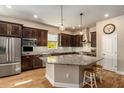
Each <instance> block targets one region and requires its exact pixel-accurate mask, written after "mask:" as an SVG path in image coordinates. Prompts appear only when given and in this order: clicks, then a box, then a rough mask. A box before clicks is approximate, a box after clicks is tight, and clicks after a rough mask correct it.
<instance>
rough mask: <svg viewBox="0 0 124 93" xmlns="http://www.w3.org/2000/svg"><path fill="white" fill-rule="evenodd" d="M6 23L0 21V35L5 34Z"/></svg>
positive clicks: (6, 32)
mask: <svg viewBox="0 0 124 93" xmlns="http://www.w3.org/2000/svg"><path fill="white" fill-rule="evenodd" d="M7 34H8V31H7V24H6V23H4V22H0V35H7Z"/></svg>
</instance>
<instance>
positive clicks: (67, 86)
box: [55, 82, 80, 88]
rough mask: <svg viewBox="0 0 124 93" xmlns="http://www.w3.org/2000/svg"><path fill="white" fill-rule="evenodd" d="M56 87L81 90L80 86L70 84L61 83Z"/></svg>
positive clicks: (56, 84)
mask: <svg viewBox="0 0 124 93" xmlns="http://www.w3.org/2000/svg"><path fill="white" fill-rule="evenodd" d="M55 86H56V87H63V88H79V87H80V86H79V84H69V83H60V82H55Z"/></svg>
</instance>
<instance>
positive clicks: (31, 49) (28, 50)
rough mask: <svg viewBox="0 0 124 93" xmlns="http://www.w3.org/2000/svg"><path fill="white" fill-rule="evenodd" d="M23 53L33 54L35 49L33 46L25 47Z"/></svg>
mask: <svg viewBox="0 0 124 93" xmlns="http://www.w3.org/2000/svg"><path fill="white" fill-rule="evenodd" d="M22 51H23V52H33V47H32V46H23V47H22Z"/></svg>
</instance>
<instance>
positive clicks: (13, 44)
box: [11, 38, 16, 62]
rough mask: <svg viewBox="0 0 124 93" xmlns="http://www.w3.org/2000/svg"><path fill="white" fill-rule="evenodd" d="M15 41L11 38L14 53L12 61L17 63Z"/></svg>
mask: <svg viewBox="0 0 124 93" xmlns="http://www.w3.org/2000/svg"><path fill="white" fill-rule="evenodd" d="M15 51H16V50H15V41H14V38H11V52H12V55H11V56H12V61H13V62H15Z"/></svg>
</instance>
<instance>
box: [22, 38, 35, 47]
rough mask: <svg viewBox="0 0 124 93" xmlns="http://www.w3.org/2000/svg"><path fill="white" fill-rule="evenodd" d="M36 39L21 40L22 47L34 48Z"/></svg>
mask: <svg viewBox="0 0 124 93" xmlns="http://www.w3.org/2000/svg"><path fill="white" fill-rule="evenodd" d="M36 45H37V39H36V38H22V46H36Z"/></svg>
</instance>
